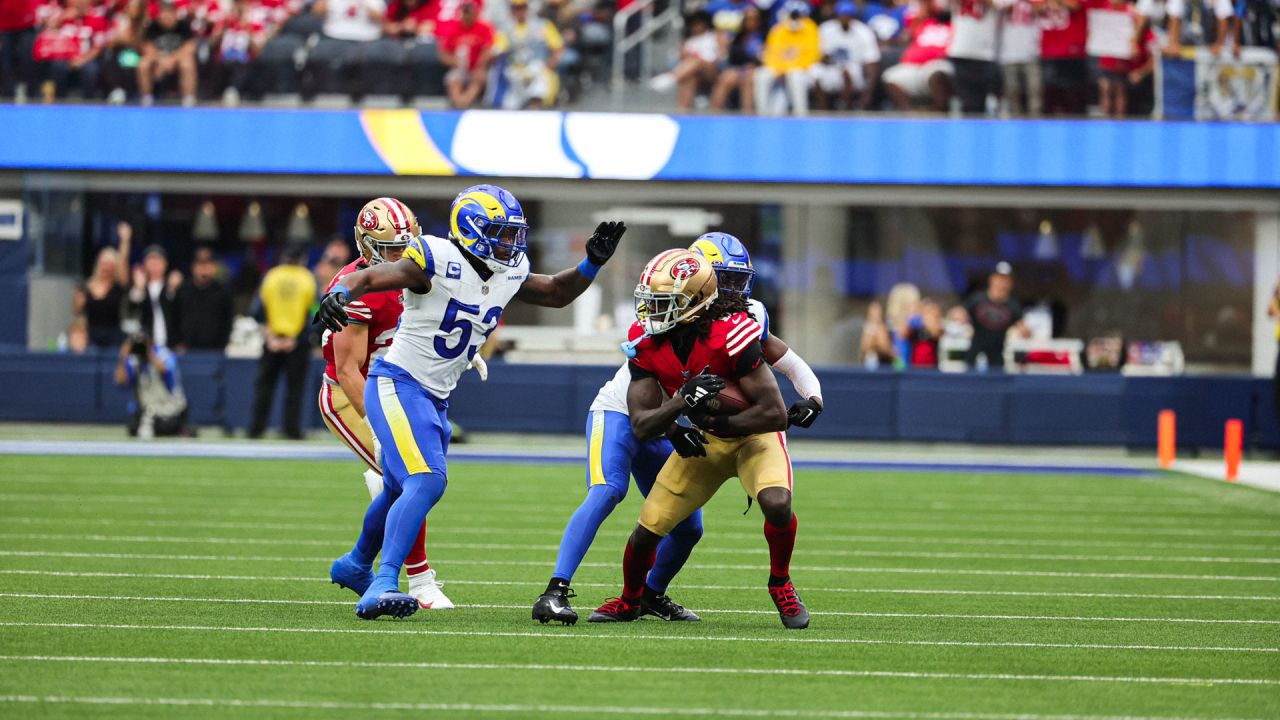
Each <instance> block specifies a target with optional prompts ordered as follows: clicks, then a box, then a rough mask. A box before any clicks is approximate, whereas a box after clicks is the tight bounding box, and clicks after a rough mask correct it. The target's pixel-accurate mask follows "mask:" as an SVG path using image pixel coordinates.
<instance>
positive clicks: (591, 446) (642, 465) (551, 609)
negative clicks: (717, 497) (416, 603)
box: [533, 232, 822, 625]
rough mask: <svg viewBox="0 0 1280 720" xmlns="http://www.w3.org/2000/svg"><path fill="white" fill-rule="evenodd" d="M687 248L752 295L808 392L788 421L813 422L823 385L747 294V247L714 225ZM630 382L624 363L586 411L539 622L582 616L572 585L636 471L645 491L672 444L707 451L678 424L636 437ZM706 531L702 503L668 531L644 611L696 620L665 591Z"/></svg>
mask: <svg viewBox="0 0 1280 720" xmlns="http://www.w3.org/2000/svg"><path fill="white" fill-rule="evenodd" d="M689 249H690V250H691V251H693V252H696V253H698V254H699V255H702V256H703V257H704V258H706V259H707V260H708V261H710V262H711V266H712V268H713V269H714V270H715V272H716V280H717V283H718V285H719V292H720V293H728V294H736V295H739V296H741V297H742V298H744V299H747V305H748V308H749V312H750V314H751V315H752V316H753V317H754V318H755V319H756V321H757V322H759V323H760V325H761V326H762V327H763V328H764V334H763V335H762V337H761V342H762V348H763V350H764V355H765V360H766V361H767V362H768V363H769V364H770V365H772V366H773V368H774V369H775V370H777V371H778V372H780V373H782V374H783V375H786V376H787V378H788V379H790V380H791V383H792V385H793V386H794V387H795V389H796V392H797V393H798V394H799V395H800V397H801V398H803V399H802V400H800V401H799V402H796V403H795V404H793V405H792V406H791V408H790V410H789V411H788V419H789V421H790V424H791V425H798V426H800V427H804V428H807V427H809V426H810V425H812V424H813V421H814V420H816V419H817V417H818V415H819V414H821V413H822V386H821V384H820V383H819V382H818V378H817V376H816V375H814V373H813V370H812V369H811V368H810V367H809V365H808V363H806V362H805V361H804V360H803V359H802V358H801V357H800V356H799V355H797V354H796V353H795V351H793V350H792V349H791V348H790V347H788V346H787V344H786V343H785V342H783V341H782V339H781V338H779V337H777V336H776V335H773V334H771V333H770V332H769V313H768V311H766V310H765V307H764V305H763V304H762V303H761V302H760V301H758V300H752V299H750V296H751V289H752V286H753V285H754V284H755V269H754V268H753V267H752V265H751V256H750V254H749V253H748V252H747V249H746V247H745V246H743V244H742V242H741V241H739V240H738V238H736V237H734V236H733V235H730V234H728V233H723V232H710V233H706V234H705V235H702V236H701V237H699V238H698V239H697V240H695V241H694V243H693V245H691V246H690V247H689ZM630 382H631V373H630V370H629V368H628V366H627V363H623V364H622V367H621V368H620V369H619V370H618V372H617V373H616V374H615V375H614V376H613V379H611V380H610V381H609V382H607V383H605V384H604V386H603V387H601V388H600V391H599V392H598V393H597V394H596V398H595V401H594V402H592V404H591V409H590V411H589V412H588V413H587V424H586V433H587V474H586V475H587V477H586V479H587V497H586V499H585V500H583V501H582V504H581V505H579V506H578V509H577V510H575V511H574V513H573V515H572V516H571V517H570V518H569V523H568V524H567V525H566V526H565V529H564V536H563V537H562V538H561V540H560V551H559V554H558V555H557V557H556V566H555V571H554V572H553V573H552V577H551V581H550V582H549V583H548V584H547V589H546V591H545V592H544V593H543V594H542V595H541V596H540V597H539V598H538V600H537V602H535V603H534V605H533V619H534V620H537V621H539V622H542V623H547V622H551V621H553V620H554V621H557V622H561V623H564V624H565V625H572V624H574V623H576V622H577V621H578V614H577V613H576V612H575V611H574V610H573V608H572V607H571V606H570V604H569V599H570V598H571V597H573V595H572V592H571V590H570V589H569V584H570V582H571V581H572V580H573V575H574V572H575V571H576V570H577V569H578V566H579V565H580V564H581V563H582V558H583V557H584V556H585V555H586V554H587V550H588V549H589V548H590V547H591V543H592V542H593V541H594V540H595V537H596V532H597V531H598V530H599V529H600V525H601V524H602V523H604V520H605V518H607V517H609V514H610V513H612V512H613V509H614V508H615V507H617V505H618V503H620V502H622V499H623V498H625V497H626V495H627V489H628V487H629V486H630V484H631V478H635V483H636V488H637V489H638V490H639V491H640V494H641V495H644V496H646V497H648V495H649V490H650V488H652V487H653V483H654V481H655V480H656V479H657V477H658V471H659V470H661V469H662V466H663V464H664V463H666V462H667V459H668V458H669V457H670V456H671V453H672V452H673V451H674V452H676V453H677V454H679V455H680V457H693V456H700V455H705V454H706V451H705V450H704V448H703V442H704V437H703V436H702V434H701V433H700V432H699V431H698V430H696V429H694V428H692V427H688V426H685V425H675V426H673V427H672V428H671V429H670V431H669V432H668V433H667V435H666V437H659V438H656V439H653V440H647V441H642V440H639V439H638V438H636V437H635V435H634V434H633V433H632V431H631V422H630V418H629V416H628V410H627V387H628V385H629V384H630ZM701 537H702V511H701V510H697V511H695V512H694V513H693V514H692V515H690V516H689V517H688V518H686V519H685V520H684V521H683V522H681V523H680V524H679V525H677V526H676V527H675V529H673V530H672V531H671V533H670V534H668V535H667V536H666V537H665V538H663V540H662V543H661V544H660V545H659V546H658V554H657V560H656V562H655V563H654V566H653V570H651V571H650V572H649V576H648V579H647V580H646V582H645V593H644V597H643V598H642V599H641V607H642V612H643V613H644V614H645V615H652V616H654V617H657V618H661V619H663V620H675V621H679V620H683V621H693V620H698V619H699V618H698V616H697V615H696V614H694V613H693V612H691V611H690V610H688V609H687V608H685V607H683V606H681V605H680V604H679V603H677V602H675V601H674V600H672V599H671V598H670V597H668V596H667V594H666V593H667V587H668V586H669V585H670V583H671V579H672V578H674V577H675V575H676V573H678V572H679V571H680V568H681V567H683V566H684V563H685V561H686V560H688V559H689V554H690V553H691V552H693V546H694V545H695V544H696V543H697V542H698V540H699V539H700V538H701Z"/></svg>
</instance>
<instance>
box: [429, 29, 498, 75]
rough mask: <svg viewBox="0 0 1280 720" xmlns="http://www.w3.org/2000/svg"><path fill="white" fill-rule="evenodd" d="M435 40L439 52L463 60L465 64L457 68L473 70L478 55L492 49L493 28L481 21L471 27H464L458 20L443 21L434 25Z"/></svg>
mask: <svg viewBox="0 0 1280 720" xmlns="http://www.w3.org/2000/svg"><path fill="white" fill-rule="evenodd" d="M436 39H437V40H439V41H440V50H441V52H444V53H447V54H449V55H453V56H454V57H458V58H465V60H466V62H465V64H464V63H459V67H465V68H466V69H467V70H475V69H476V65H477V64H478V63H479V61H480V54H481V53H482V52H484V51H485V50H488V49H489V48H491V47H493V28H492V27H491V26H490V25H489V23H487V22H484V21H483V20H476V21H475V22H474V23H472V25H471V27H464V26H463V24H462V22H461V21H458V20H449V21H443V22H441V23H440V24H438V25H436Z"/></svg>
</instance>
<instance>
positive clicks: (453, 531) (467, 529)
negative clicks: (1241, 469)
mask: <svg viewBox="0 0 1280 720" xmlns="http://www.w3.org/2000/svg"><path fill="white" fill-rule="evenodd" d="M4 521H5V522H6V523H13V524H15V525H59V526H67V525H77V526H85V525H103V526H108V527H135V528H136V527H154V528H182V529H190V528H207V529H211V530H281V531H293V530H304V531H310V532H332V533H335V534H338V535H340V539H342V540H348V539H350V535H351V534H352V533H353V532H354V531H355V528H354V525H353V523H346V524H337V523H328V524H326V523H266V522H234V521H215V520H194V519H193V520H118V519H115V518H76V519H74V520H71V519H67V518H51V517H14V516H8V517H5V518H4ZM436 527H441V529H439V530H436V531H435V532H436V533H439V534H440V535H489V536H493V535H497V534H501V533H505V534H508V535H539V536H545V537H547V538H549V539H552V538H559V537H560V536H561V534H562V533H563V529H562V528H545V529H543V528H495V527H481V526H475V525H466V526H458V527H449V526H448V525H447V524H445V525H443V527H442V526H441V525H436ZM628 534H629V532H628V531H625V530H603V529H602V530H601V531H600V532H598V533H596V537H597V538H616V539H625V538H626V537H627V535H628ZM715 536H716V538H717V539H721V538H723V539H726V540H758V539H760V538H761V535H760V533H758V532H755V533H745V532H736V531H724V530H719V529H717V530H716V531H715ZM823 542H826V543H894V544H902V543H906V544H920V543H923V544H929V545H983V546H989V545H1013V546H1016V547H1026V546H1033V547H1069V548H1080V547H1123V548H1145V549H1152V550H1268V551H1272V552H1275V551H1280V542H1276V543H1269V544H1256V543H1254V544H1251V543H1196V542H1135V541H1126V540H1118V541H1117V540H1080V539H1073V540H1048V539H1044V538H1002V537H990V536H974V537H932V536H927V535H833V534H823V535H822V536H820V537H814V536H811V535H806V536H805V543H806V545H810V544H813V543H823Z"/></svg>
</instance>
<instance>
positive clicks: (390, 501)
mask: <svg viewBox="0 0 1280 720" xmlns="http://www.w3.org/2000/svg"><path fill="white" fill-rule="evenodd" d="M449 225H450V232H449V237H448V238H439V237H435V236H432V235H421V236H419V237H416V238H414V239H413V240H411V241H410V242H409V245H408V247H407V248H405V250H404V256H403V257H402V258H401V259H400V260H397V261H396V262H387V263H381V264H378V265H374V266H372V267H369V268H366V269H364V270H359V271H357V272H354V273H351V274H350V275H347V276H346V277H344V278H343V279H342V282H340V283H338V284H336V285H334V286H333V287H332V288H330V290H329V293H328V294H326V295H325V296H324V298H323V299H322V300H321V302H320V309H319V311H318V312H317V313H316V322H319V323H321V324H323V325H324V326H325V327H327V328H328V329H329V330H331V331H333V332H335V333H341V332H342V331H343V328H344V327H346V326H347V324H348V323H349V322H350V315H349V314H348V312H347V310H346V306H347V305H348V304H350V303H351V302H352V301H354V300H356V299H358V298H360V297H362V296H364V295H365V294H367V293H370V292H378V291H385V290H407V291H408V292H406V293H404V312H403V313H402V314H401V316H400V328H399V329H398V330H397V331H396V335H395V342H394V343H393V344H392V345H391V349H390V351H388V353H387V354H386V355H385V356H384V357H381V358H377V359H375V360H374V361H373V365H372V366H371V367H370V368H369V377H370V379H371V380H370V382H369V383H368V384H367V385H366V386H365V396H364V400H365V409H366V411H367V412H368V418H369V423H370V424H371V425H372V426H373V432H374V435H375V436H376V437H377V439H378V442H379V443H380V444H381V446H382V460H383V462H382V470H383V490H382V493H381V494H379V495H378V497H377V498H375V499H374V501H373V502H372V503H371V504H370V505H369V509H368V511H367V512H366V513H365V518H364V526H363V529H362V531H361V533H360V537H359V539H358V540H357V541H356V544H355V547H354V548H352V550H351V552H349V553H347V554H345V555H343V556H342V557H340V558H338V559H337V560H335V561H334V563H333V566H332V567H331V568H330V570H329V575H330V577H331V578H332V579H333V581H334V582H336V583H338V584H339V585H342V586H343V587H346V588H350V589H352V590H354V591H355V592H357V593H360V601H359V602H358V603H357V604H356V615H357V616H359V617H361V618H364V619H366V620H372V619H374V618H377V617H380V616H382V615H393V616H395V617H407V616H409V615H412V614H413V613H414V612H416V611H417V610H418V601H417V600H415V599H414V598H413V596H411V595H406V594H404V593H401V592H399V590H398V583H397V580H398V578H399V575H400V567H401V565H403V564H404V560H405V556H406V555H407V554H408V552H409V549H410V548H411V547H412V545H413V541H414V538H416V537H417V535H418V532H419V530H420V529H421V527H422V523H423V521H424V520H425V519H426V516H427V513H428V512H430V510H431V508H432V506H434V505H435V504H436V502H438V501H439V500H440V497H441V496H442V495H443V494H444V491H445V483H446V477H447V466H446V462H445V453H446V452H447V450H448V448H449V437H450V432H449V420H448V416H447V410H448V407H449V394H450V393H451V392H452V391H453V389H454V387H456V386H457V384H458V378H459V377H460V376H461V375H462V373H463V372H465V371H466V369H467V368H468V367H469V366H470V363H471V359H472V358H473V357H475V354H476V351H477V350H478V349H479V347H480V345H481V344H482V343H483V342H484V340H485V338H487V337H488V335H489V334H490V333H492V332H493V330H494V328H495V327H497V325H498V320H499V318H500V317H501V316H502V311H503V309H504V308H505V307H506V305H507V303H508V302H510V301H511V300H512V299H513V298H519V299H521V300H524V301H525V302H528V303H532V304H534V305H542V306H546V307H564V306H566V305H568V304H569V303H570V302H572V301H573V300H574V299H575V298H577V297H578V296H579V295H581V294H582V291H583V290H586V289H587V287H588V286H589V285H590V284H591V281H592V280H593V279H594V278H595V276H596V273H598V272H599V271H600V268H601V266H603V265H604V263H605V262H606V261H607V260H608V259H609V258H610V257H611V256H612V255H613V252H614V250H616V249H617V246H618V241H619V240H621V238H622V235H623V233H624V232H626V226H625V225H624V224H623V223H621V222H602V223H600V224H599V225H598V226H597V227H596V231H595V233H594V234H593V235H592V236H591V238H590V239H589V240H587V256H586V257H585V258H583V259H582V261H581V262H579V263H578V265H577V266H576V267H573V268H568V269H565V270H562V271H560V272H559V273H556V274H555V275H540V274H537V273H533V272H531V271H530V269H529V261H528V259H527V258H526V256H525V251H526V244H525V235H526V234H527V233H528V230H529V225H528V222H527V221H526V219H525V216H524V211H523V210H522V209H521V207H520V202H519V201H518V200H516V198H515V196H514V195H512V194H511V193H509V192H507V191H506V190H504V189H502V188H500V187H497V186H495V185H476V186H474V187H470V188H467V189H466V190H464V191H462V193H461V194H459V195H458V196H457V197H456V198H455V199H454V201H453V206H452V208H451V209H450V211H449ZM379 550H381V552H382V562H381V564H380V565H379V567H378V573H377V575H375V574H374V573H373V560H374V558H375V557H376V556H377V555H378V552H379Z"/></svg>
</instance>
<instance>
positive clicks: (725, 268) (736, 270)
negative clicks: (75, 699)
mask: <svg viewBox="0 0 1280 720" xmlns="http://www.w3.org/2000/svg"><path fill="white" fill-rule="evenodd" d="M689 249H690V250H691V251H693V252H696V253H698V254H699V255H701V256H702V257H704V258H706V259H707V260H708V261H710V262H711V267H712V268H713V269H714V270H715V271H716V283H717V284H718V285H719V286H720V292H722V293H723V292H728V293H735V294H737V295H741V296H743V297H751V287H752V286H753V285H755V282H756V271H755V269H754V268H752V267H751V255H750V254H749V253H748V252H747V248H746V246H745V245H743V244H742V241H741V240H739V239H738V238H736V237H734V236H732V235H730V234H729V233H722V232H709V233H706V234H704V235H701V236H699V237H698V239H697V240H694V241H693V244H692V245H690V246H689Z"/></svg>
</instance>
